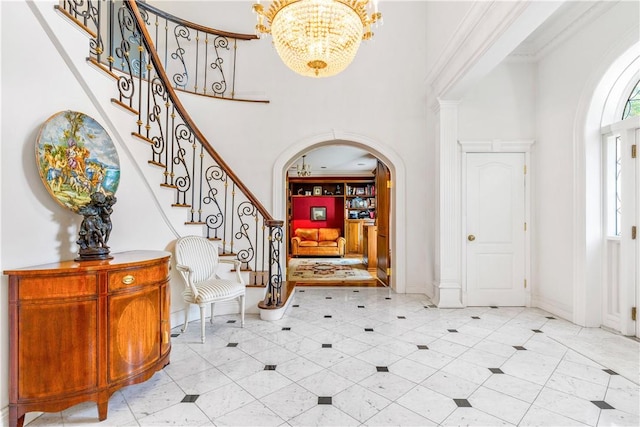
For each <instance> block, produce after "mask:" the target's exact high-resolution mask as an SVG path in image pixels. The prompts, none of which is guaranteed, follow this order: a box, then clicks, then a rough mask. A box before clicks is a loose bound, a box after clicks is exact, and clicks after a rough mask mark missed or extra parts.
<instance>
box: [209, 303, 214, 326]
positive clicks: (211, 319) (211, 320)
mask: <svg viewBox="0 0 640 427" xmlns="http://www.w3.org/2000/svg"><path fill="white" fill-rule="evenodd" d="M213 304H214V303H211V318H210V319H209V321H210V322H211V324H212V325H213Z"/></svg>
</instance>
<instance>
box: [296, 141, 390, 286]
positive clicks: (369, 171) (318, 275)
mask: <svg viewBox="0 0 640 427" xmlns="http://www.w3.org/2000/svg"><path fill="white" fill-rule="evenodd" d="M380 157H381V156H379V154H377V153H375V152H373V151H372V150H371V149H370V148H368V147H367V146H365V145H363V144H361V143H356V142H352V141H345V140H330V141H325V142H322V143H319V144H316V145H314V146H310V147H307V148H305V149H303V150H301V151H300V152H299V153H296V154H295V155H293V156H292V158H291V160H290V161H289V162H288V166H287V167H286V171H285V176H284V180H285V188H286V192H285V195H284V200H285V203H286V211H285V218H286V221H285V230H286V235H287V239H286V240H287V245H286V248H287V249H286V253H287V266H288V268H287V279H288V280H289V281H290V282H296V283H297V285H298V286H304V285H307V286H311V285H326V286H388V285H390V284H392V278H391V271H392V270H391V261H392V257H391V254H392V251H391V245H392V242H393V239H394V236H393V233H392V232H391V230H392V229H393V228H394V227H393V226H392V221H393V219H392V218H393V209H392V208H391V204H392V197H391V190H392V189H391V184H390V182H392V178H391V176H392V171H391V169H390V168H389V167H388V166H387V165H386V163H385V159H381V158H380Z"/></svg>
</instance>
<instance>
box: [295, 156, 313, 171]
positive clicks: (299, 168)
mask: <svg viewBox="0 0 640 427" xmlns="http://www.w3.org/2000/svg"><path fill="white" fill-rule="evenodd" d="M305 157H307V155H306V154H305V155H303V156H302V166H301V165H296V169H297V171H298V176H311V165H309V164H307V163H305V162H304V158H305Z"/></svg>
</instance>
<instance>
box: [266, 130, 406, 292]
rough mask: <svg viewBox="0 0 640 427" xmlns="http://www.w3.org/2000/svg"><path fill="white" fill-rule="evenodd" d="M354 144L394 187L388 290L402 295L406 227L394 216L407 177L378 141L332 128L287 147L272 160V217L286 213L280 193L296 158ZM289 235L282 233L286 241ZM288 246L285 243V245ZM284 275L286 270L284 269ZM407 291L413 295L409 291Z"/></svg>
mask: <svg viewBox="0 0 640 427" xmlns="http://www.w3.org/2000/svg"><path fill="white" fill-rule="evenodd" d="M337 143H340V144H341V145H353V146H355V147H360V148H363V149H365V150H367V151H368V152H369V153H371V154H372V155H374V156H375V157H377V158H378V160H380V161H381V162H382V163H384V164H385V165H386V166H387V167H388V168H389V171H390V172H391V179H393V180H394V181H395V182H394V185H393V186H392V188H391V194H390V199H389V209H390V212H389V234H390V236H391V237H390V240H389V250H390V251H391V253H392V258H391V265H390V267H391V271H392V277H391V279H390V287H391V289H393V290H394V291H395V292H396V293H399V294H404V293H406V292H407V280H406V275H407V273H406V272H407V262H408V261H407V237H406V236H407V231H406V230H407V225H406V224H405V221H399V220H397V215H398V214H397V213H398V212H402V209H400V207H401V206H405V205H406V200H407V195H406V186H407V184H406V179H407V178H406V176H407V171H406V168H405V166H404V162H403V160H402V159H401V158H400V157H398V155H397V154H396V153H395V152H394V151H393V150H390V149H389V147H390V146H391V144H389V145H383V144H381V143H380V142H379V141H377V140H375V139H373V138H371V137H369V136H366V135H361V134H358V133H353V132H347V131H342V130H337V129H334V130H333V131H331V132H325V133H319V134H315V135H311V136H308V137H306V138H302V139H300V140H298V141H297V142H294V143H292V144H290V145H288V146H287V149H286V150H284V151H283V152H282V153H280V155H279V156H278V158H277V159H276V161H275V164H274V167H273V177H272V178H273V181H272V182H273V188H272V191H273V192H272V197H273V216H274V217H275V218H286V212H287V195H286V192H285V191H284V190H283V189H285V188H286V185H287V172H288V171H289V168H290V167H291V165H292V164H293V163H294V161H295V159H297V158H299V157H300V156H302V155H303V154H304V153H305V152H307V151H309V150H313V149H316V148H319V147H322V146H326V145H335V144H337ZM287 238H288V233H286V234H285V240H286V239H287ZM287 244H288V243H287V242H286V241H285V242H284V245H287ZM286 254H287V249H286V246H285V247H284V248H283V250H282V251H281V255H280V262H281V264H282V265H283V266H286V265H287V261H286ZM283 274H286V267H285V268H284V270H283ZM409 292H416V291H415V290H413V289H410V290H409Z"/></svg>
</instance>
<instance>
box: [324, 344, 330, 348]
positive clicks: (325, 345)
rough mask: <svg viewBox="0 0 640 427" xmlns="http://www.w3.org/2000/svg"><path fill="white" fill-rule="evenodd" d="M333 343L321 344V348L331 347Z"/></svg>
mask: <svg viewBox="0 0 640 427" xmlns="http://www.w3.org/2000/svg"><path fill="white" fill-rule="evenodd" d="M332 347H333V344H322V348H332Z"/></svg>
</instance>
